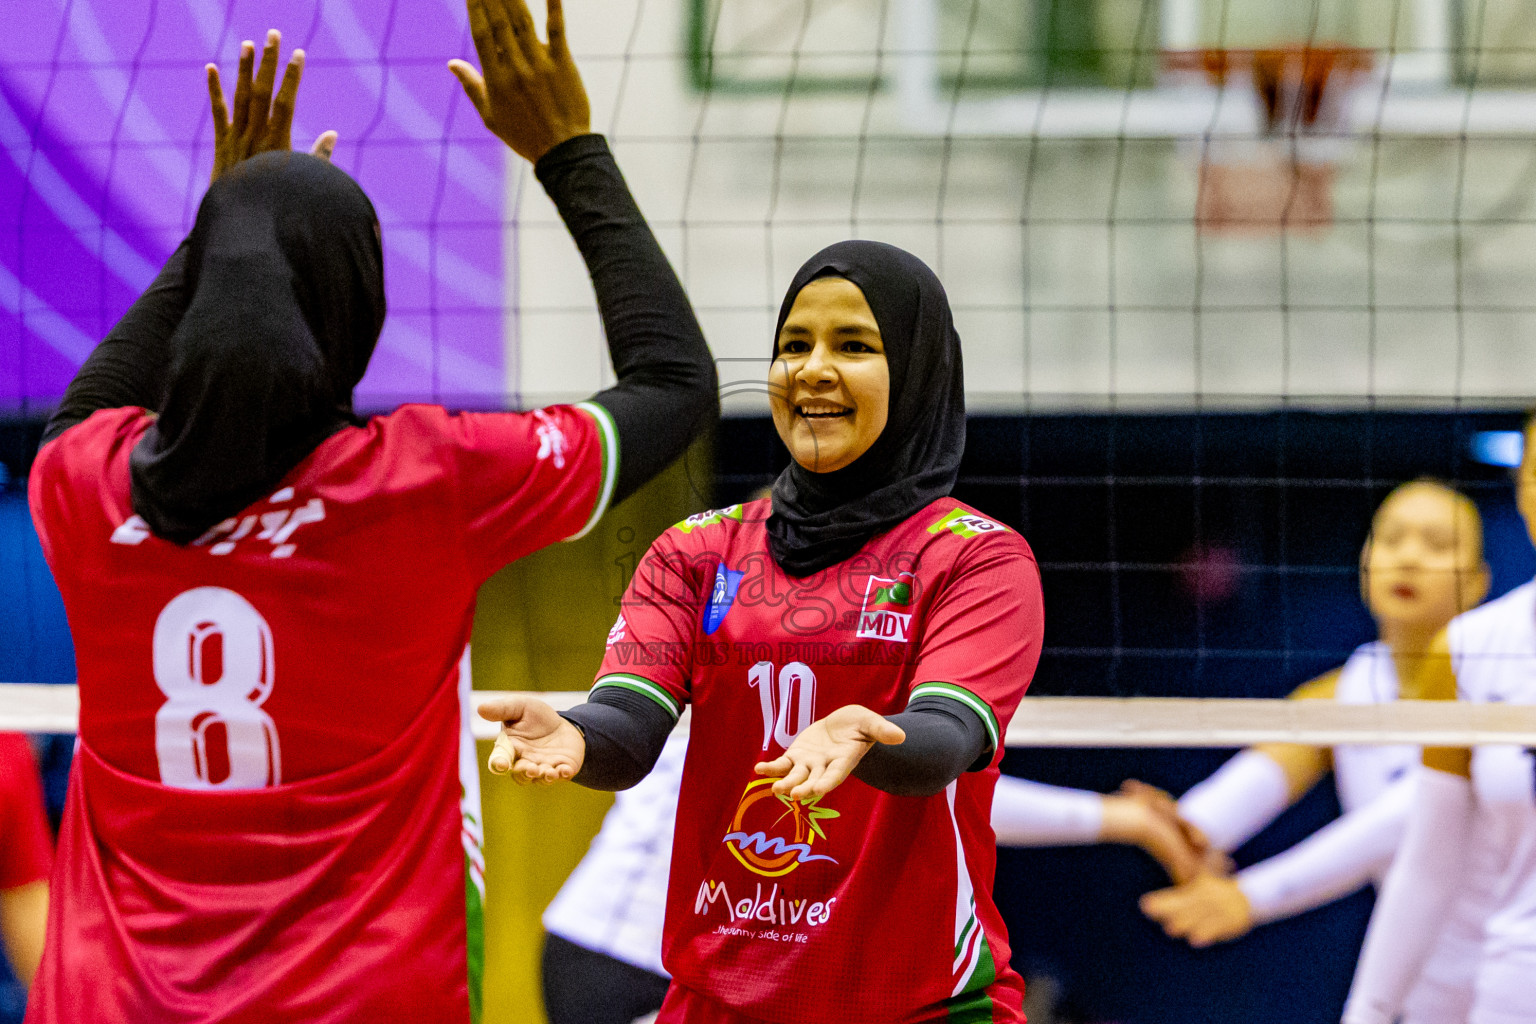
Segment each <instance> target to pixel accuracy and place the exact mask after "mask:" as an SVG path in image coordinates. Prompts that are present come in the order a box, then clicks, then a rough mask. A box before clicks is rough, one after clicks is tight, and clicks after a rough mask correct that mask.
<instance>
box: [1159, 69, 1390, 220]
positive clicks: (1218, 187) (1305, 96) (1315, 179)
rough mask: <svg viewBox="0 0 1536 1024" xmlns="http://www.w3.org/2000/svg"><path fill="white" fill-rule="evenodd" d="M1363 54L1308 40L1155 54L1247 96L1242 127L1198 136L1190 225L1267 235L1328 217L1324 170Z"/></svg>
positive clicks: (1341, 132)
mask: <svg viewBox="0 0 1536 1024" xmlns="http://www.w3.org/2000/svg"><path fill="white" fill-rule="evenodd" d="M1373 56H1374V54H1373V53H1372V51H1370V50H1364V49H1360V48H1357V47H1351V46H1321V45H1315V44H1313V45H1300V44H1298V45H1294V46H1284V47H1276V48H1272V49H1261V50H1228V49H1205V50H1177V51H1169V52H1167V53H1165V54H1164V68H1165V69H1166V70H1167V71H1168V72H1169V73H1170V74H1171V75H1173V76H1181V77H1196V76H1197V77H1198V78H1199V79H1201V80H1202V81H1201V84H1205V85H1212V86H1215V87H1216V88H1217V89H1219V90H1221V93H1222V96H1223V98H1226V97H1228V96H1229V95H1230V94H1229V93H1228V91H1227V90H1228V87H1229V86H1231V87H1233V88H1237V89H1251V90H1252V93H1251V96H1250V97H1249V98H1251V100H1252V101H1253V102H1255V104H1256V112H1257V125H1256V130H1255V131H1254V132H1253V133H1252V134H1251V135H1246V136H1244V135H1232V134H1222V135H1219V136H1218V135H1216V134H1215V133H1211V134H1208V135H1207V137H1206V138H1205V139H1204V140H1203V141H1202V142H1201V143H1200V152H1199V170H1198V173H1199V191H1198V193H1197V197H1196V200H1195V224H1196V227H1197V228H1198V229H1199V230H1200V231H1203V232H1215V233H1222V234H1235V235H1243V234H1247V235H1271V234H1276V233H1279V232H1282V231H1320V230H1322V229H1325V228H1327V227H1328V226H1329V225H1331V224H1332V223H1333V181H1334V174H1335V171H1336V170H1337V167H1338V162H1339V159H1340V157H1341V156H1342V155H1343V153H1344V151H1345V148H1346V146H1347V143H1348V136H1349V125H1348V124H1347V123H1346V117H1345V115H1346V112H1347V110H1348V109H1349V103H1348V99H1349V96H1350V93H1351V92H1352V91H1353V89H1354V88H1355V87H1356V86H1357V85H1358V84H1359V83H1360V82H1362V81H1363V80H1364V79H1365V76H1366V73H1367V72H1369V71H1370V70H1371V66H1372V58H1373ZM1234 98H1237V99H1241V97H1234Z"/></svg>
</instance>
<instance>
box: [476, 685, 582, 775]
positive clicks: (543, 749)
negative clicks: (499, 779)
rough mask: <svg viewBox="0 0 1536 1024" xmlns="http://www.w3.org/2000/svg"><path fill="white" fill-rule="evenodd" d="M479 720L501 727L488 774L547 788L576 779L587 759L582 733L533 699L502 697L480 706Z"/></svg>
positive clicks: (546, 705)
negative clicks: (555, 783)
mask: <svg viewBox="0 0 1536 1024" xmlns="http://www.w3.org/2000/svg"><path fill="white" fill-rule="evenodd" d="M480 717H481V718H484V719H486V720H488V721H492V722H500V723H501V734H500V735H499V736H497V737H496V746H495V747H494V748H493V749H492V750H491V757H490V764H489V767H490V769H491V774H493V775H507V774H510V775H511V776H512V780H513V781H514V782H524V783H539V784H545V785H547V784H549V783H552V782H564V781H565V780H567V779H572V778H575V777H576V773H577V772H579V771H581V765H582V761H583V760H584V759H585V758H586V753H587V741H586V738H585V737H584V736H582V734H581V730H580V729H578V728H576V727H575V726H574V725H572V724H571V723H570V722H568V721H566V720H565V719H563V718H561V717H560V716H559V714H557V713H556V712H555V709H554V708H552V707H550V706H549V705H548V704H546V703H544V702H543V701H542V700H539V699H538V698H536V697H502V698H499V699H497V700H489V701H486V702H485V703H484V704H481V705H480Z"/></svg>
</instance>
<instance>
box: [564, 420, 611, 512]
mask: <svg viewBox="0 0 1536 1024" xmlns="http://www.w3.org/2000/svg"><path fill="white" fill-rule="evenodd" d="M576 408H578V409H580V410H581V411H582V412H584V413H586V414H587V415H588V416H591V417H592V419H593V420H594V421H595V422H596V423H597V436H598V437H599V438H601V439H602V444H603V469H602V473H603V480H602V483H601V484H600V485H599V486H598V489H597V504H595V505H594V506H593V507H592V517H591V518H590V519H588V520H587V525H585V526H583V527H582V528H581V529H580V530H579V531H578V532H576V533H573V534H571V535H570V536H569V537H567V538H566V540H580V539H581V538H582V537H585V536H586V535H587V534H589V533H591V532H592V527H594V526H596V525H597V521H598V520H599V519H601V518H603V513H604V512H607V511H608V502H610V501H612V500H613V488H614V485H615V484H617V483H618V482H619V428H618V427H616V426H615V425H614V423H613V417H612V416H611V415H609V413H608V410H607V409H604V408H603V407H602V406H600V405H598V404H597V403H596V402H581V403H579V404H578V405H577V406H576Z"/></svg>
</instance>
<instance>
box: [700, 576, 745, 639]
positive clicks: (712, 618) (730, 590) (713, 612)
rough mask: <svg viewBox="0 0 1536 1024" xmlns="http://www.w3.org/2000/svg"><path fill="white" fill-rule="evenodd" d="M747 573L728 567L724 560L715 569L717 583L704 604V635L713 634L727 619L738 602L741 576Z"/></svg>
mask: <svg viewBox="0 0 1536 1024" xmlns="http://www.w3.org/2000/svg"><path fill="white" fill-rule="evenodd" d="M745 575H746V573H743V572H737V571H736V570H735V569H727V568H726V567H725V563H724V562H722V563H720V565H719V566H718V567H717V568H716V569H715V585H714V587H712V588H711V589H710V592H709V603H708V604H707V605H705V606H704V635H705V636H713V635H714V633H715V630H717V629H719V628H720V624H721V623H723V622H724V621H725V616H726V614H727V613H728V612H730V610H731V605H733V604H735V603H736V591H737V590H739V589H740V588H741V578H742V577H743V576H745Z"/></svg>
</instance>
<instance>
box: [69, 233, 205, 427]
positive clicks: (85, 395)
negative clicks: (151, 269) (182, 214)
mask: <svg viewBox="0 0 1536 1024" xmlns="http://www.w3.org/2000/svg"><path fill="white" fill-rule="evenodd" d="M186 266H187V243H186V242H182V243H181V245H180V246H179V247H178V248H177V249H176V251H175V252H174V253H172V254H171V258H170V259H169V260H167V261H166V264H165V267H164V268H163V269H162V270H161V271H160V276H159V277H157V278H155V280H154V282H153V283H152V284H151V285H150V286H149V288H148V289H147V290H146V291H145V292H144V294H143V295H141V296H139V298H138V300H137V301H136V302H134V304H133V305H132V306H130V307H128V312H127V313H124V314H123V318H122V319H121V320H119V321H118V322H117V325H116V326H114V327H113V328H112V330H111V331H109V332H108V333H107V336H106V337H105V338H103V339H102V341H101V344H100V345H97V346H96V347H95V348H94V349H93V350H92V351H91V354H90V355H89V356H87V357H86V359H85V364H84V365H83V366H81V367H80V372H79V373H77V374H75V379H74V380H72V381H70V382H69V387H68V388H66V389H65V390H64V398H63V399H62V400H61V401H60V402H59V407H58V408H57V409H55V410H54V411H53V415H52V416H51V417H49V419H48V425H47V426H46V427H44V428H43V440H42V443H43V444H47V443H48V442H49V441H52V440H53V439H54V438H56V437H58V436H59V435H60V434H62V433H64V431H66V430H68V429H69V428H70V427H72V426H74V425H75V424H76V423H83V422H84V421H85V420H87V419H88V418H90V415H91V413H93V412H96V411H98V410H100V409H121V408H122V407H124V406H128V405H137V406H142V407H143V408H145V409H158V408H159V407H160V402H161V399H162V398H163V397H164V396H163V394H162V391H163V389H164V387H165V378H166V370H167V368H168V367H169V366H170V363H171V344H170V342H171V334H172V333H173V332H174V331H175V330H176V325H177V324H179V323H181V317H182V314H183V313H185V312H186V311H187V301H188V300H187V294H186V288H185V286H184V284H183V281H182V278H183V276H184V273H185V271H186Z"/></svg>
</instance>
